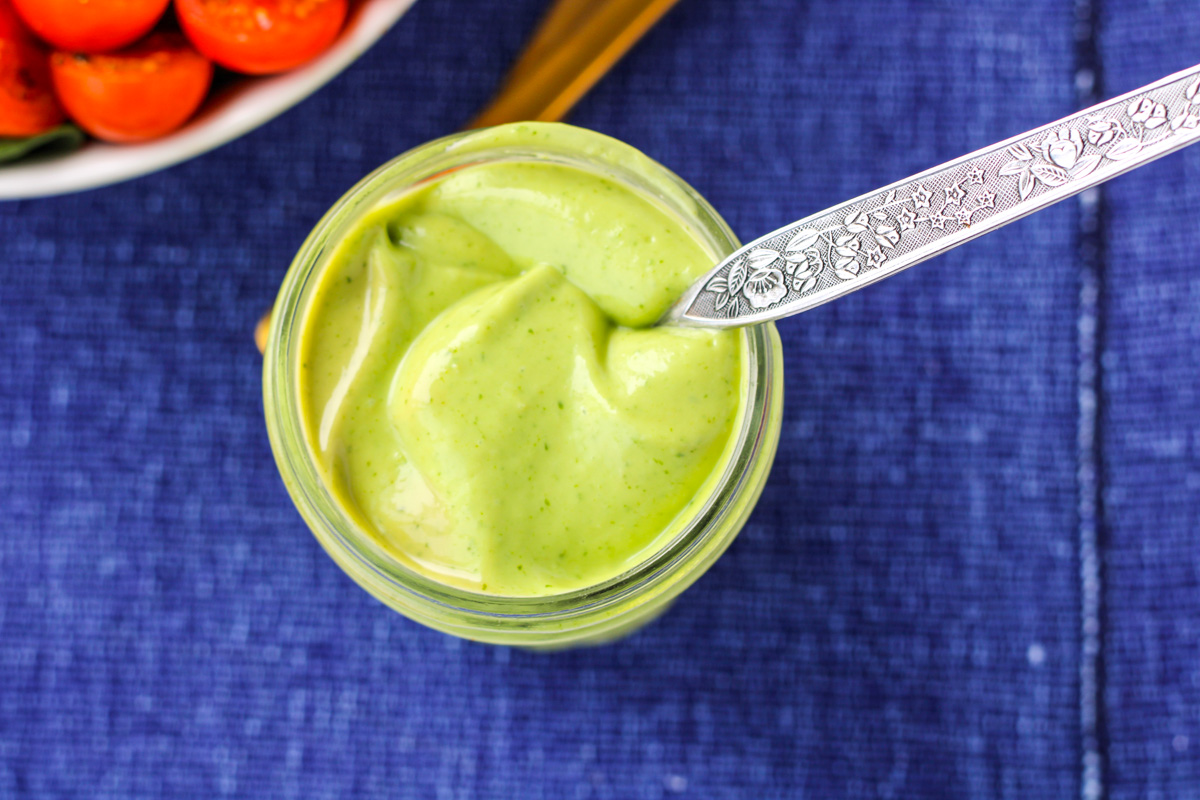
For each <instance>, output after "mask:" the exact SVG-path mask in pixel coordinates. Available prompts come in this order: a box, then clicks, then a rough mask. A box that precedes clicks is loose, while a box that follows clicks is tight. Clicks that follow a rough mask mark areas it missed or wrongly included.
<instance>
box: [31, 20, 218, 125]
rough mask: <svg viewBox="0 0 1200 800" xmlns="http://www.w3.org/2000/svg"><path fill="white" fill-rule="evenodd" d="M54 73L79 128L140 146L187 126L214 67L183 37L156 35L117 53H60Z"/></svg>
mask: <svg viewBox="0 0 1200 800" xmlns="http://www.w3.org/2000/svg"><path fill="white" fill-rule="evenodd" d="M50 71H51V74H52V75H53V77H54V88H55V90H56V91H57V92H58V98H59V100H61V101H62V104H63V107H64V108H66V109H67V113H68V114H70V115H71V118H72V119H73V120H75V122H77V123H79V126H80V127H81V128H83V129H84V130H86V131H87V132H88V133H90V134H92V135H93V136H95V137H96V138H98V139H105V140H107V141H110V142H138V141H143V140H145V139H154V138H156V137H158V136H162V135H163V134H166V133H170V132H171V131H173V130H175V129H176V128H178V127H179V126H180V125H182V124H183V123H185V122H187V121H188V118H190V117H191V116H192V114H194V113H195V112H196V109H197V108H199V107H200V103H202V102H203V101H204V96H205V95H206V94H207V93H208V87H209V84H211V83H212V75H213V66H212V62H211V61H209V60H208V59H207V58H205V57H204V56H202V55H200V54H199V53H197V52H196V51H195V50H194V49H192V46H191V45H189V44H188V43H187V40H186V39H184V38H183V36H181V35H180V34H178V33H155V34H151V35H150V36H148V37H146V38H145V39H143V40H142V41H140V42H138V43H137V44H135V45H133V46H132V47H127V48H126V49H124V50H120V51H118V52H116V53H108V54H103V55H94V56H89V55H83V54H77V53H63V52H56V53H54V54H53V55H52V56H51V57H50Z"/></svg>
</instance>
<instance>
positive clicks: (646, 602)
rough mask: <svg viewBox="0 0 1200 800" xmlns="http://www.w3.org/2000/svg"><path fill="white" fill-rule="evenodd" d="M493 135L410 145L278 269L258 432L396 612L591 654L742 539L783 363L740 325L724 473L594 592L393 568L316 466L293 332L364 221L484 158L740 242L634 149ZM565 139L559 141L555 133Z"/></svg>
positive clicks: (727, 242)
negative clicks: (595, 187)
mask: <svg viewBox="0 0 1200 800" xmlns="http://www.w3.org/2000/svg"><path fill="white" fill-rule="evenodd" d="M495 130H496V129H492V130H483V131H474V132H468V133H460V134H455V135H453V136H447V137H445V138H443V139H438V140H436V141H433V142H429V143H428V144H424V145H421V146H420V147H417V148H416V149H414V150H410V151H409V152H407V153H405V154H404V155H401V156H399V157H397V158H395V159H394V160H392V161H390V162H389V163H387V164H385V165H384V166H382V167H380V168H379V169H377V170H376V171H375V172H373V173H371V174H370V175H368V176H367V177H366V178H364V179H363V180H362V181H360V182H359V183H358V185H357V186H355V187H354V188H353V189H351V190H350V191H349V192H348V193H347V194H346V195H345V196H344V197H342V199H341V200H339V201H338V202H337V203H336V204H335V205H334V206H333V208H331V209H330V210H329V212H328V213H326V215H325V217H324V218H323V219H322V220H321V221H320V222H319V223H318V224H317V226H316V228H315V229H314V230H313V232H312V233H311V234H309V237H308V239H307V241H305V243H304V245H303V246H302V247H301V248H300V252H299V253H298V254H297V256H296V259H295V261H294V262H293V263H292V266H291V268H290V269H289V270H288V273H287V276H286V278H285V279H284V282H283V286H282V288H281V289H280V292H279V298H278V300H277V301H276V304H275V311H274V313H273V316H272V324H271V334H270V337H269V340H268V344H267V350H266V353H265V363H264V372H263V397H264V405H265V410H266V421H267V430H268V432H269V434H270V438H271V446H272V449H273V450H274V453H275V460H276V463H277V464H278V466H279V471H280V473H281V475H282V477H283V481H284V484H285V485H286V486H287V490H288V492H289V493H290V494H291V496H292V500H293V501H294V502H295V504H296V507H297V508H298V509H299V511H300V513H301V515H302V516H303V517H304V519H305V521H306V522H307V523H308V526H309V528H311V529H312V531H313V533H314V534H315V535H316V537H317V539H318V540H319V541H320V542H321V544H322V546H324V548H325V550H326V551H327V552H328V553H329V555H330V556H332V557H333V560H334V561H336V562H337V563H338V565H340V566H341V567H342V569H344V570H345V571H346V572H347V573H348V574H349V575H350V577H352V578H353V579H354V580H355V581H356V582H357V583H358V584H359V585H360V586H362V587H363V588H364V589H366V590H367V591H368V592H370V593H371V594H372V595H374V596H375V597H376V598H378V599H379V600H380V601H382V602H383V603H384V604H385V605H387V606H389V607H390V608H393V609H395V610H396V611H399V612H400V613H401V614H404V615H405V616H407V617H409V618H411V619H413V620H416V621H417V622H420V623H423V624H425V625H428V626H429V627H431V628H435V629H437V630H439V631H443V632H445V633H449V634H453V635H455V636H461V637H463V638H466V639H472V640H477V641H484V642H492V643H496V644H508V645H519V646H524V647H534V648H554V647H569V646H574V645H582V644H595V643H599V642H603V641H607V640H611V639H614V638H617V637H619V636H622V635H624V634H627V633H629V632H631V631H633V630H635V629H636V628H638V627H640V626H641V625H644V624H645V623H646V622H648V621H649V620H651V619H653V618H654V617H655V616H656V615H657V614H658V613H660V612H661V611H663V610H664V609H665V608H666V606H667V604H668V603H670V601H671V600H673V599H674V598H675V597H676V596H677V595H678V594H679V593H680V592H682V591H683V590H684V589H686V588H687V587H688V586H689V585H691V583H692V582H693V581H695V580H696V579H697V578H699V577H700V576H701V575H702V574H703V573H704V571H705V570H707V569H708V568H709V567H710V566H711V565H712V564H713V562H714V561H715V560H716V559H717V557H718V556H720V555H721V553H723V552H724V551H725V548H727V547H728V546H729V544H730V543H731V542H732V541H733V539H734V537H735V536H736V535H737V534H738V531H740V530H741V528H742V526H743V525H744V524H745V522H746V518H747V517H748V516H749V514H750V511H751V509H752V508H753V507H754V504H755V502H756V501H757V500H758V496H759V494H760V493H761V492H762V488H763V484H764V483H765V482H766V479H767V474H768V472H769V471H770V468H771V463H772V461H773V460H774V457H775V448H776V445H777V444H778V441H779V429H780V422H781V418H782V409H783V361H782V354H781V347H780V342H779V334H778V332H777V331H776V330H775V326H774V325H769V324H768V325H758V326H754V327H751V328H745V329H742V330H741V331H740V333H739V335H740V337H741V341H742V359H741V362H742V369H743V370H744V374H743V387H744V388H745V390H746V391H747V392H748V393H749V398H748V400H746V401H744V402H743V404H742V407H741V409H740V410H739V413H738V418H737V420H736V421H735V423H734V428H733V430H734V436H733V438H732V439H731V442H730V445H729V446H728V448H727V451H726V456H725V458H724V459H723V461H722V463H723V464H724V469H723V471H722V472H721V474H719V475H715V476H714V478H713V479H710V480H709V481H708V482H707V483H706V484H705V487H704V489H702V491H703V492H704V493H705V494H706V495H707V496H706V497H705V498H704V502H702V503H695V502H694V503H693V504H692V506H691V508H692V509H694V512H693V513H692V514H691V516H690V518H689V519H685V520H677V521H676V523H677V524H678V525H679V532H678V534H677V535H676V536H674V538H673V539H672V540H671V541H670V543H669V544H667V545H666V546H665V547H663V549H661V550H660V551H659V552H658V553H656V554H655V555H653V556H652V557H650V558H649V559H648V560H646V561H644V562H642V563H640V564H638V565H637V566H636V567H634V568H632V569H630V570H629V571H627V572H625V573H624V574H622V575H618V576H617V577H615V578H612V579H610V580H608V581H605V582H604V583H601V584H598V585H595V586H591V587H588V588H586V589H581V590H577V591H571V592H566V593H561V594H554V595H548V596H544V597H501V596H494V595H489V594H485V593H480V592H472V591H469V590H465V589H461V588H458V587H453V586H448V585H445V584H443V583H439V582H438V581H435V580H433V579H432V578H430V577H428V576H426V575H423V574H421V573H418V572H416V571H415V570H413V569H411V568H409V567H407V566H406V565H404V564H402V563H400V562H399V561H398V560H397V559H396V558H394V557H393V556H391V555H390V554H388V552H387V551H386V550H385V549H384V548H383V547H382V546H381V545H380V544H379V543H378V542H377V541H376V540H375V538H374V537H373V536H372V535H371V533H370V532H368V531H366V530H363V529H362V528H361V526H360V525H359V524H358V523H356V522H355V521H353V520H352V518H351V517H350V516H349V515H348V514H346V513H345V512H344V511H343V509H342V508H341V507H340V506H339V504H338V503H337V502H336V501H335V499H334V497H333V495H332V494H331V492H330V491H329V489H328V487H327V486H326V485H325V484H324V482H323V481H322V480H321V478H320V476H319V474H318V471H317V469H316V462H315V459H314V455H313V453H312V451H311V449H310V445H309V443H308V441H307V438H306V437H305V435H304V423H303V419H302V417H301V406H300V398H299V374H298V373H299V371H300V370H299V359H300V357H299V353H298V350H299V347H300V339H301V337H300V335H299V334H300V325H301V323H302V321H303V319H304V317H305V314H306V313H307V310H308V307H309V303H310V301H311V297H312V292H313V289H314V287H315V285H316V283H317V281H316V280H315V279H316V277H317V276H318V275H320V273H321V271H322V269H323V268H324V266H325V264H326V260H327V258H328V254H329V253H331V252H332V250H333V249H334V246H335V245H336V244H337V243H338V242H339V241H340V240H341V238H342V237H343V236H344V235H345V233H346V232H347V231H348V230H349V229H350V228H351V227H352V226H353V225H354V224H355V222H356V221H358V220H359V219H360V218H361V217H362V215H364V214H366V213H369V212H370V211H372V210H374V209H376V208H378V207H379V206H381V205H386V204H388V203H391V202H393V201H395V200H396V199H397V198H398V197H399V196H401V195H403V194H404V193H405V192H407V191H410V190H412V189H413V188H414V187H416V186H418V185H421V184H423V183H426V182H429V181H431V180H434V179H436V178H437V177H438V176H439V175H441V174H442V173H445V172H446V171H448V170H454V169H457V168H460V167H464V166H469V165H474V164H482V163H488V162H494V161H549V162H554V163H560V164H565V165H570V166H574V167H576V168H580V169H585V170H588V171H591V172H594V173H599V174H601V175H602V176H604V177H606V178H608V179H609V180H614V181H619V182H620V183H622V184H624V185H626V186H628V187H631V188H632V189H634V190H635V191H637V192H638V193H640V194H641V195H643V196H644V197H647V198H648V199H651V200H652V201H653V202H656V203H657V204H658V205H660V206H662V207H664V208H666V209H667V210H669V211H670V212H671V213H672V214H673V215H674V216H675V217H677V218H678V219H680V220H681V222H683V223H684V224H685V225H687V227H688V228H689V229H690V230H691V231H692V233H693V235H694V236H695V238H696V239H697V240H698V241H699V242H701V243H702V244H703V245H704V246H705V247H706V248H707V249H708V250H709V251H710V252H711V254H712V258H713V262H714V263H716V262H717V261H719V260H720V259H722V258H724V257H725V256H727V255H728V254H730V253H731V252H733V251H734V250H735V249H737V247H738V246H739V244H738V241H737V239H736V238H735V237H734V235H733V232H732V231H731V230H730V229H729V227H728V225H726V224H725V222H724V220H722V219H721V218H720V217H719V216H718V215H717V213H716V211H714V210H713V209H712V207H711V206H709V204H708V203H707V202H706V201H705V200H704V198H702V197H701V196H700V195H699V194H697V193H696V192H695V190H693V189H692V188H691V187H690V186H688V185H687V184H686V183H684V182H683V180H682V179H680V178H679V177H678V176H677V175H675V174H674V173H672V172H670V171H669V170H667V169H666V168H665V167H663V166H662V165H660V164H658V163H657V162H655V161H653V160H651V159H649V158H647V157H646V156H645V155H643V154H642V153H640V152H638V151H637V150H635V149H634V148H632V147H630V146H628V145H626V144H623V143H621V142H618V141H616V140H615V139H611V138H609V137H607V136H603V135H601V134H598V133H593V132H590V131H584V130H580V129H574V128H570V129H567V128H565V126H553V125H545V124H536V123H528V124H524V125H522V127H521V132H522V133H523V136H522V137H521V141H522V142H523V143H522V144H520V145H515V144H514V143H513V141H512V139H511V137H507V138H506V137H501V136H499V135H498V134H497V133H495ZM564 130H567V131H569V132H570V135H569V136H557V135H554V134H555V133H557V132H562V131H564Z"/></svg>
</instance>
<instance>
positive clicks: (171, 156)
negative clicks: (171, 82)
mask: <svg viewBox="0 0 1200 800" xmlns="http://www.w3.org/2000/svg"><path fill="white" fill-rule="evenodd" d="M413 2H414V0H360V2H358V3H352V4H351V10H350V17H349V19H347V20H346V26H345V28H344V29H343V30H342V32H341V34H340V35H339V36H338V39H337V41H336V42H334V43H333V46H332V47H330V48H329V49H328V50H326V51H325V53H323V54H322V55H321V56H320V57H319V58H317V59H316V60H315V61H312V62H310V63H308V64H305V65H304V66H303V67H300V68H299V69H295V70H292V71H291V72H286V73H284V74H282V75H272V76H270V77H266V78H243V79H239V80H237V81H236V82H234V83H233V84H231V85H229V86H226V87H223V88H222V89H221V90H220V91H218V92H216V93H215V94H214V95H213V96H212V97H209V98H208V99H207V100H206V101H205V102H204V105H203V106H202V107H201V109H200V112H199V113H198V114H197V115H196V116H195V117H194V118H193V119H192V120H191V121H190V122H188V123H187V124H186V125H184V126H183V127H182V128H180V129H179V130H177V131H175V132H174V133H172V134H168V135H167V136H164V137H162V138H161V139H155V140H154V141H151V142H146V143H144V144H135V145H113V144H104V143H102V142H95V141H89V142H88V143H87V144H85V145H84V146H83V147H82V148H80V149H79V150H77V151H75V152H73V153H69V154H66V155H59V156H49V157H45V158H37V157H33V158H31V159H30V160H28V161H22V162H19V163H17V164H8V165H0V200H13V199H18V198H22V197H44V196H47V195H54V194H65V193H67V192H78V191H81V190H83V189H94V188H96V187H97V186H105V185H107V184H110V183H117V182H119V181H124V180H129V179H130V178H136V177H138V176H139V175H146V174H147V173H150V172H155V171H157V170H160V169H163V168H165V167H169V166H171V165H173V164H178V163H179V162H180V161H186V160H187V159H189V158H192V157H194V156H198V155H200V154H201V153H206V152H208V151H209V150H212V149H213V148H214V147H219V146H220V145H223V144H225V143H226V142H228V141H231V140H233V139H236V138H237V137H239V136H241V135H242V134H244V133H247V132H248V131H251V130H254V129H255V128H257V127H258V126H259V125H262V124H263V123H264V122H267V121H268V120H270V119H272V118H274V117H276V116H277V115H279V114H281V113H283V112H284V111H286V110H287V109H289V108H291V107H292V106H294V105H295V104H296V103H299V102H300V101H301V100H303V99H304V98H306V97H308V96H309V95H310V94H312V93H313V92H315V91H316V90H317V89H319V88H321V87H322V86H324V85H325V84H326V83H328V82H329V81H330V80H332V79H333V78H334V76H336V75H337V74H338V73H339V72H341V71H342V70H344V69H345V68H346V67H348V66H350V64H351V63H352V62H353V61H354V60H355V59H356V58H358V57H359V56H360V55H362V54H363V53H364V52H366V50H367V48H369V47H370V46H371V45H373V44H375V42H376V41H377V40H378V39H379V37H381V36H383V34H385V33H387V31H388V29H389V28H391V27H392V25H393V24H394V23H395V22H396V20H398V19H400V17H401V16H402V15H403V14H404V12H405V11H407V10H408V8H409V6H411V5H412V4H413Z"/></svg>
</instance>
